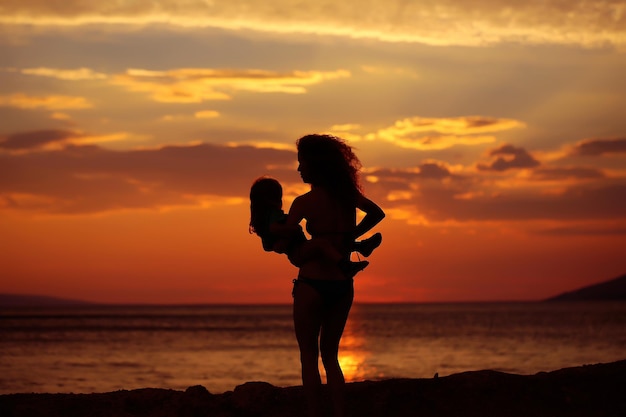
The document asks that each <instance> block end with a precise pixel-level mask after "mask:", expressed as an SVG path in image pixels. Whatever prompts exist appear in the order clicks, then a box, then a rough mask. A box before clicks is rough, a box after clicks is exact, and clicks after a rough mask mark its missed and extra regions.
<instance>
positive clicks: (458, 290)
mask: <svg viewBox="0 0 626 417" xmlns="http://www.w3.org/2000/svg"><path fill="white" fill-rule="evenodd" d="M354 1H355V5H353V6H351V7H345V8H343V7H340V6H339V5H338V3H336V2H334V1H325V0H322V1H317V2H315V3H311V4H309V7H308V8H306V10H304V9H303V7H302V3H301V2H295V1H290V0H279V1H275V2H271V3H267V4H264V5H259V4H256V2H247V1H236V0H233V1H229V2H220V1H217V2H212V3H211V4H209V3H207V2H203V1H189V2H185V3H184V4H183V5H181V4H179V3H177V2H175V1H173V0H171V1H161V2H158V3H154V2H153V3H150V4H145V5H141V4H140V5H136V4H135V3H134V2H117V3H116V4H115V5H105V4H93V5H85V4H83V3H84V2H77V1H68V2H63V4H60V3H58V2H55V3H50V2H48V1H44V0H28V1H22V2H14V3H13V4H9V5H0V16H1V17H0V26H1V27H0V29H1V30H2V33H3V36H2V37H0V52H1V53H0V117H1V119H2V124H1V125H0V234H1V236H2V239H1V240H0V293H30V294H40V295H50V296H57V297H69V298H78V299H84V300H90V301H99V302H120V303H126V302H133V303H134V302H139V303H186V302H194V303H204V302H207V303H213V302H219V303H227V302H246V303H248V302H278V303H288V302H290V300H291V297H290V291H291V280H292V279H293V278H294V277H295V274H296V269H295V268H294V267H293V266H291V265H290V264H289V263H288V261H287V259H286V258H285V257H284V256H281V255H277V254H271V253H265V252H263V251H262V248H261V245H260V241H259V239H258V238H257V237H256V236H254V235H250V234H249V233H248V229H247V223H248V216H249V212H248V200H247V195H248V191H249V187H250V184H251V183H252V181H253V180H254V179H255V178H256V177H258V176H260V175H272V176H274V177H276V178H278V179H279V180H280V181H281V182H282V183H283V184H284V187H285V192H286V199H285V205H286V208H288V206H289V204H290V202H291V200H292V199H293V197H294V196H295V195H297V194H298V193H301V192H304V191H306V189H307V188H306V186H305V185H303V184H302V183H301V182H300V179H299V177H298V175H297V173H296V171H295V168H296V154H295V147H294V142H295V140H296V139H297V138H298V137H300V136H302V135H304V134H307V133H312V132H331V133H334V134H336V135H339V136H341V137H343V138H345V139H346V140H348V141H349V143H350V144H351V145H353V146H354V147H355V148H356V149H357V153H358V155H359V156H360V157H361V160H362V162H363V166H364V172H363V180H364V181H363V182H364V188H365V192H366V194H367V195H368V196H369V197H370V198H372V199H374V200H375V201H377V202H378V203H379V204H380V205H381V206H382V207H383V208H384V210H385V211H386V212H387V218H386V219H385V220H384V222H383V223H382V224H381V225H380V226H379V227H378V228H377V229H376V231H381V232H382V233H383V235H384V240H383V245H382V246H381V247H380V248H379V249H378V250H377V251H376V252H375V253H374V255H372V257H371V258H370V261H371V264H370V266H369V267H368V268H367V269H366V270H365V271H364V272H362V273H360V274H359V275H358V276H357V279H356V291H357V292H356V300H357V301H418V302H422V301H460V300H464V301H465V300H535V299H541V298H544V297H548V296H551V295H555V294H557V293H560V292H562V291H566V290H571V289H574V288H578V287H581V286H584V285H588V284H592V283H596V282H599V281H602V280H606V279H610V278H613V277H616V276H618V275H620V274H623V273H624V272H626V249H624V248H626V210H625V209H624V207H626V117H624V110H623V109H624V108H626V79H625V78H624V76H623V74H624V73H626V22H625V19H626V14H625V13H626V2H611V3H610V4H608V3H607V2H602V1H597V2H588V1H585V2H583V1H571V2H568V4H567V5H564V4H563V3H562V2H543V3H542V5H541V6H539V5H534V3H529V4H526V5H520V6H510V5H509V4H507V3H506V2H495V3H494V2H493V1H487V0H484V1H477V2H472V4H471V5H468V4H467V3H466V2H463V1H461V0H447V1H442V2H438V5H437V7H435V6H431V5H429V4H421V3H420V2H415V3H410V2H409V3H407V2H403V1H393V0H392V1H383V0H380V1H377V2H369V3H368V5H367V6H366V7H365V6H363V5H362V3H360V2H356V0H354ZM344 3H345V2H344ZM344 3H342V4H344ZM349 3H350V2H348V3H346V4H347V5H348V6H349ZM103 8H106V10H105V9H103ZM600 29H601V30H600Z"/></svg>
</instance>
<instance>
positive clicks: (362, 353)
mask: <svg viewBox="0 0 626 417" xmlns="http://www.w3.org/2000/svg"><path fill="white" fill-rule="evenodd" d="M356 328H358V327H357V326H355V323H354V322H353V321H352V320H348V323H347V325H346V328H345V330H344V333H343V337H342V338H341V345H340V348H339V364H340V365H341V370H342V371H343V375H344V378H345V379H346V381H347V382H354V381H362V380H364V379H365V378H366V376H367V374H368V372H367V370H366V366H365V364H366V362H367V359H368V357H369V356H370V355H371V353H370V352H369V351H368V350H367V349H366V341H365V338H364V337H363V335H361V334H359V333H357V332H356V331H355V330H356Z"/></svg>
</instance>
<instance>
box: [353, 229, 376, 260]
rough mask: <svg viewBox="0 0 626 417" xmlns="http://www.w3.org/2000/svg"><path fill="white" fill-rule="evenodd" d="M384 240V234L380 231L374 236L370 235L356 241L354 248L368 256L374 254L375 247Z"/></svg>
mask: <svg viewBox="0 0 626 417" xmlns="http://www.w3.org/2000/svg"><path fill="white" fill-rule="evenodd" d="M382 241H383V235H382V234H380V233H375V234H374V235H373V236H371V237H368V238H367V239H363V240H361V241H360V242H359V241H356V242H354V247H353V249H354V250H355V251H356V252H359V253H360V254H361V255H363V256H365V257H368V256H370V255H371V254H372V252H373V251H374V249H376V248H377V247H379V246H380V244H381V242H382Z"/></svg>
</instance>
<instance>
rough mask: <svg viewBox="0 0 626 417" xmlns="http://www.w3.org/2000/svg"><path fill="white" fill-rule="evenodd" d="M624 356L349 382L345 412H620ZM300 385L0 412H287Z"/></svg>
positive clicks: (68, 415) (293, 410)
mask: <svg viewBox="0 0 626 417" xmlns="http://www.w3.org/2000/svg"><path fill="white" fill-rule="evenodd" d="M624 392H626V360H622V361H618V362H613V363H607V364H595V365H584V366H580V367H574V368H565V369H561V370H557V371H552V372H540V373H538V374H535V375H516V374H507V373H503V372H496V371H472V372H463V373H459V374H454V375H450V376H445V377H440V378H432V379H387V380H382V381H365V382H355V383H349V384H348V385H347V392H346V395H347V397H346V399H347V407H348V409H349V413H348V415H349V416H364V417H366V416H372V417H373V416H384V417H399V416H402V417H404V416H406V417H409V416H411V417H412V416H421V417H428V416H433V417H434V416H437V417H447V416H450V417H452V416H470V417H471V416H481V417H486V416H494V417H496V416H497V417H516V416H519V417H528V416H533V417H542V416H546V417H548V416H549V417H555V416H576V417H578V416H580V417H583V416H585V417H587V416H594V417H600V416H606V417H613V416H615V417H618V416H624V415H626V396H625V395H624ZM303 404H304V398H303V396H302V388H301V387H287V388H279V387H274V386H272V385H270V384H268V383H265V382H248V383H246V384H243V385H240V386H237V387H236V388H235V389H234V390H233V391H229V392H225V393H223V394H211V393H210V392H208V391H207V390H206V389H205V388H204V387H202V386H194V387H190V388H188V389H187V390H186V391H184V392H183V391H175V390H168V389H158V388H145V389H137V390H132V391H116V392H110V393H96V394H7V395H0V415H2V416H4V417H18V416H19V417H31V416H32V417H35V416H37V417H56V416H59V417H60V416H64V417H77V416H81V417H82V416H92V417H98V416H102V417H104V416H116V417H127V416H128V417H130V416H144V417H161V416H163V417H165V416H180V417H187V416H189V417H203V416H221V417H248V416H249V417H252V416H256V417H270V416H272V417H287V416H298V415H303V414H304V409H303V408H302V407H303Z"/></svg>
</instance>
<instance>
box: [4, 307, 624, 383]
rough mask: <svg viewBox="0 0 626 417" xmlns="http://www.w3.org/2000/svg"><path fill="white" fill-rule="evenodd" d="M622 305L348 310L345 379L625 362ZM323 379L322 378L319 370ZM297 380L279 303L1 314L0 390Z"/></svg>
mask: <svg viewBox="0 0 626 417" xmlns="http://www.w3.org/2000/svg"><path fill="white" fill-rule="evenodd" d="M625 346H626V303H623V302H622V303H620V302H562V303H561V302H556V303H467V304H356V305H355V306H354V307H353V310H352V312H351V315H350V318H349V321H348V324H347V327H346V330H345V333H344V337H343V339H342V344H341V350H340V362H341V365H342V368H343V370H344V373H345V376H346V380H347V381H362V380H379V379H386V378H400V377H401V378H432V377H433V375H434V374H435V373H438V374H439V375H440V376H445V375H449V374H453V373H458V372H464V371H472V370H482V369H493V370H498V371H503V372H510V373H518V374H534V373H537V372H540V371H551V370H555V369H560V368H563V367H570V366H579V365H583V364H591V363H601V362H612V361H616V360H622V359H626V350H625V349H624V347H625ZM322 375H323V374H322ZM247 381H266V382H269V383H271V384H273V385H276V386H293V385H300V383H301V382H300V364H299V357H298V347H297V343H296V340H295V337H294V333H293V324H292V318H291V306H289V305H256V306H250V305H247V306H237V305H212V306H80V307H78V306H75V307H55V308H11V309H3V310H0V393H2V394H6V393H17V392H48V393H56V392H74V393H91V392H109V391H115V390H120V389H127V390H130V389H136V388H147V387H152V388H171V389H176V390H184V389H186V388H187V387H189V386H193V385H203V386H205V387H206V388H207V389H208V390H209V391H210V392H212V393H221V392H225V391H230V390H233V389H234V388H235V387H236V386H237V385H240V384H243V383H245V382H247Z"/></svg>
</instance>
